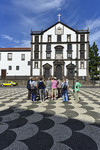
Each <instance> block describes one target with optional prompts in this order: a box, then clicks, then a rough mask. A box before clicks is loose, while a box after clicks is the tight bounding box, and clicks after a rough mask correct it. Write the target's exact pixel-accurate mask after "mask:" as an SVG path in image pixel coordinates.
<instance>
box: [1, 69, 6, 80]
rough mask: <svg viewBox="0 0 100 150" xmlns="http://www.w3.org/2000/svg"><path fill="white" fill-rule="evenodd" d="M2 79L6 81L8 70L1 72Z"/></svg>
mask: <svg viewBox="0 0 100 150" xmlns="http://www.w3.org/2000/svg"><path fill="white" fill-rule="evenodd" d="M1 79H6V70H1Z"/></svg>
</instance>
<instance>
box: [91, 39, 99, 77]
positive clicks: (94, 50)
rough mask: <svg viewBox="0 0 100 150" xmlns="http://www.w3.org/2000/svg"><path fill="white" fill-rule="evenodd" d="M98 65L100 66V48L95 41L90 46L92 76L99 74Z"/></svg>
mask: <svg viewBox="0 0 100 150" xmlns="http://www.w3.org/2000/svg"><path fill="white" fill-rule="evenodd" d="M98 66H100V56H99V49H98V47H97V45H96V44H95V42H94V43H93V45H92V46H91V47H90V46H89V73H90V76H91V78H93V76H97V75H99V71H97V67H98Z"/></svg>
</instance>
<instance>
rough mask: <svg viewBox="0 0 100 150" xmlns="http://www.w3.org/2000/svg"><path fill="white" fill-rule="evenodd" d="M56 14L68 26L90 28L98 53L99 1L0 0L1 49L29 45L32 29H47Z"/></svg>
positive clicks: (99, 44)
mask: <svg viewBox="0 0 100 150" xmlns="http://www.w3.org/2000/svg"><path fill="white" fill-rule="evenodd" d="M59 13H60V14H61V22H63V23H64V24H66V25H68V26H70V27H71V28H73V29H79V30H82V29H83V30H84V29H88V28H89V32H90V34H89V41H90V45H91V46H92V45H93V42H96V45H97V47H98V49H99V54H100V0H0V48H6V47H8V48H10V47H31V45H30V41H31V36H30V33H31V29H32V30H33V31H41V30H45V29H47V28H48V27H50V26H52V25H53V24H55V23H56V22H57V21H58V17H57V15H58V14H59Z"/></svg>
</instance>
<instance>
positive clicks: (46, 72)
mask: <svg viewBox="0 0 100 150" xmlns="http://www.w3.org/2000/svg"><path fill="white" fill-rule="evenodd" d="M44 77H45V79H48V78H49V77H50V69H48V68H46V69H45V72H44Z"/></svg>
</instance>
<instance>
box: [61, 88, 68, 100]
mask: <svg viewBox="0 0 100 150" xmlns="http://www.w3.org/2000/svg"><path fill="white" fill-rule="evenodd" d="M67 92H68V91H67V90H65V91H63V92H62V99H63V102H65V101H67V102H68V95H67Z"/></svg>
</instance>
